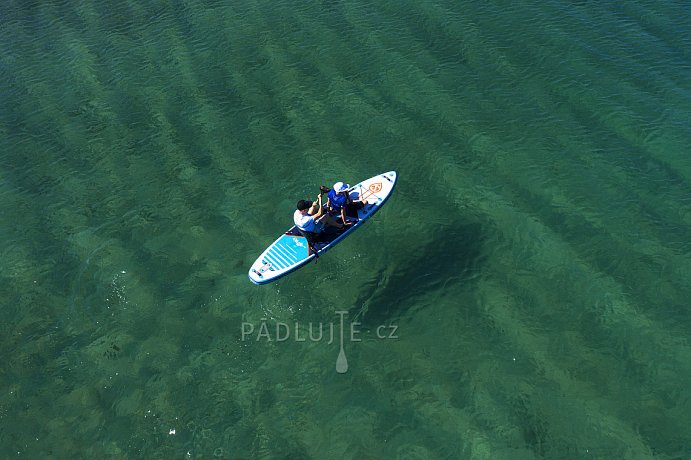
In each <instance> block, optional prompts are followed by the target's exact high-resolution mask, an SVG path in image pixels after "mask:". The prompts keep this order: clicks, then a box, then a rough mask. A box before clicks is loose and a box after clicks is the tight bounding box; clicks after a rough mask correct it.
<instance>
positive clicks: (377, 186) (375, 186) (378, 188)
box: [369, 182, 381, 193]
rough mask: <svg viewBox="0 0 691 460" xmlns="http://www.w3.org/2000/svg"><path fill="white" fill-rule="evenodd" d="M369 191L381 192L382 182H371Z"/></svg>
mask: <svg viewBox="0 0 691 460" xmlns="http://www.w3.org/2000/svg"><path fill="white" fill-rule="evenodd" d="M369 191H370V192H372V193H377V192H381V182H375V183H374V184H370V186H369Z"/></svg>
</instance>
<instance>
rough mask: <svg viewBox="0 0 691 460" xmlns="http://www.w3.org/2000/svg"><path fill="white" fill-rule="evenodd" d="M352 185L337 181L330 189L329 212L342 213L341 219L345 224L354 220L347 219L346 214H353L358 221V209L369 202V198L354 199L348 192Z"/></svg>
mask: <svg viewBox="0 0 691 460" xmlns="http://www.w3.org/2000/svg"><path fill="white" fill-rule="evenodd" d="M349 189H350V185H348V184H344V183H343V182H336V183H335V184H334V186H333V188H332V189H331V190H329V200H328V201H327V207H328V208H329V212H331V213H332V214H333V215H340V216H341V220H342V221H343V223H344V224H345V225H349V224H351V223H352V222H350V221H348V219H346V216H351V217H353V218H355V220H356V221H357V220H358V218H357V211H358V209H362V208H364V207H365V205H366V204H367V200H353V199H352V198H351V196H350V194H349V193H348V190H349Z"/></svg>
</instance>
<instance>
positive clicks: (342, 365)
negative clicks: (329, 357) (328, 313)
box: [336, 311, 348, 374]
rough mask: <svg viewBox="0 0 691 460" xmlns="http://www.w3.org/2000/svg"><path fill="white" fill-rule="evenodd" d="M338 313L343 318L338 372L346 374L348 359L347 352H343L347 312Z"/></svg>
mask: <svg viewBox="0 0 691 460" xmlns="http://www.w3.org/2000/svg"><path fill="white" fill-rule="evenodd" d="M336 313H337V314H338V315H339V316H340V317H341V350H340V351H339V352H338V358H336V372H338V373H339V374H345V373H346V372H348V359H347V358H346V355H345V350H343V316H344V315H345V314H346V313H347V312H345V311H337V312H336Z"/></svg>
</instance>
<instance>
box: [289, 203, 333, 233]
mask: <svg viewBox="0 0 691 460" xmlns="http://www.w3.org/2000/svg"><path fill="white" fill-rule="evenodd" d="M293 221H294V222H295V225H297V227H298V228H299V229H300V230H302V231H303V232H306V233H308V234H309V233H321V232H322V231H324V229H325V225H327V226H331V227H336V228H343V224H340V223H338V222H336V220H334V218H333V217H331V216H330V215H329V213H327V212H326V209H325V208H324V207H323V206H322V196H321V194H319V196H318V197H317V201H315V202H312V201H309V200H300V201H298V204H297V209H296V210H295V213H294V214H293Z"/></svg>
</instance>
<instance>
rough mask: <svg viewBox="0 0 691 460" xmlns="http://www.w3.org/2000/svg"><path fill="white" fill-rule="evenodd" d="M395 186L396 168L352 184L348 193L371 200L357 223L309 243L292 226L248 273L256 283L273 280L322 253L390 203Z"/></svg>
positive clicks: (361, 212) (272, 244) (354, 197)
mask: <svg viewBox="0 0 691 460" xmlns="http://www.w3.org/2000/svg"><path fill="white" fill-rule="evenodd" d="M395 186H396V171H389V172H387V173H384V174H379V175H377V176H374V177H371V178H369V179H367V180H364V181H362V182H360V183H359V184H357V185H354V186H352V187H350V188H349V189H348V192H349V194H350V197H351V198H352V199H353V200H367V204H366V205H365V207H364V208H361V209H358V211H357V218H358V220H357V222H356V223H354V224H352V225H350V226H348V227H346V229H345V230H338V229H332V228H329V230H328V231H326V232H323V233H320V234H319V237H318V238H317V239H316V241H312V242H308V241H307V238H305V237H304V236H303V235H302V234H301V233H300V231H299V230H298V228H297V227H295V226H294V227H292V228H291V229H290V230H288V231H287V232H285V233H284V234H283V235H281V236H280V237H279V238H278V239H277V240H276V241H274V242H273V243H271V246H269V247H268V248H266V250H265V251H264V252H262V254H261V255H260V256H259V257H258V258H257V260H256V261H255V262H254V263H253V264H252V267H251V268H250V271H249V273H248V275H249V277H250V280H251V281H252V282H253V283H254V284H266V283H270V282H272V281H275V280H277V279H279V278H281V277H283V276H285V275H287V274H288V273H290V272H293V271H295V270H297V269H298V268H300V267H302V266H304V265H306V264H308V263H309V262H311V261H312V260H314V259H315V258H317V257H319V256H321V255H322V254H324V253H325V252H326V251H328V250H329V249H331V248H332V247H334V246H335V245H337V244H338V243H340V242H341V241H343V239H344V238H345V237H347V236H348V235H350V234H352V233H353V232H354V231H355V230H356V229H357V228H359V227H360V226H361V225H362V224H364V223H365V221H367V219H369V218H370V217H372V216H373V215H374V214H375V213H376V212H377V211H378V210H379V209H380V208H381V207H382V206H383V205H384V203H386V200H387V199H388V198H389V196H391V192H393V189H394V187H395Z"/></svg>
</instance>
